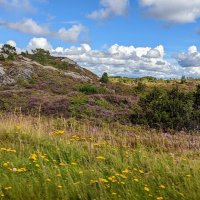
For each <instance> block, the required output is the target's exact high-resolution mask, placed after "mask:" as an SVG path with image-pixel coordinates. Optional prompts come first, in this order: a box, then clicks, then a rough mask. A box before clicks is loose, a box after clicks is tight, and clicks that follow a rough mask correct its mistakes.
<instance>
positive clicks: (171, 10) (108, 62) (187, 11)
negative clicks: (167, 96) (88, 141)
mask: <svg viewBox="0 0 200 200" xmlns="http://www.w3.org/2000/svg"><path fill="white" fill-rule="evenodd" d="M81 3H82V1H81V0H75V1H69V0H67V1H64V0H61V1H60V2H59V3H58V2H55V1H54V2H53V1H52V0H43V1H39V0H22V1H19V0H11V1H7V0H0V11H1V15H0V33H1V39H0V44H4V43H7V42H8V43H9V44H11V45H13V46H17V49H18V51H19V52H20V51H21V50H26V49H27V50H31V49H34V48H44V49H47V50H50V52H51V53H52V55H55V56H66V57H69V58H71V59H73V60H75V61H76V62H78V64H80V65H81V66H82V67H85V68H87V69H89V70H91V71H93V72H94V73H96V74H98V75H101V74H102V73H103V72H108V73H109V75H121V76H128V77H141V76H147V75H149V76H155V77H158V78H177V77H181V76H183V75H185V76H187V77H199V75H200V52H199V51H198V45H199V44H198V41H199V37H200V25H199V17H200V0H195V1H193V2H188V1H187V0H176V2H168V1H166V0H137V1H131V0H130V1H129V0H88V1H86V3H84V4H83V3H82V4H81Z"/></svg>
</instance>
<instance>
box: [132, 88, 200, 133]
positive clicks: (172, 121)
mask: <svg viewBox="0 0 200 200" xmlns="http://www.w3.org/2000/svg"><path fill="white" fill-rule="evenodd" d="M198 89H199V90H200V87H199V88H198ZM199 90H197V92H196V93H195V95H196V96H197V98H196V100H195V97H194V96H195V95H193V94H192V93H184V92H181V91H179V89H178V88H174V89H172V90H170V91H164V90H161V89H157V88H155V89H153V90H152V91H151V92H150V93H148V94H147V95H146V96H145V97H141V98H140V100H139V103H138V106H139V108H137V109H136V110H134V114H133V115H132V121H133V122H134V123H139V124H141V123H142V124H146V125H149V126H150V127H153V128H161V129H164V130H167V129H176V130H183V129H188V130H191V129H192V130H196V129H199V119H200V118H198V117H197V116H199V115H198V114H197V111H198V110H196V109H195V105H196V106H197V105H198V101H197V99H198V94H200V93H198V91H199ZM195 102H197V103H195ZM195 116H196V117H195Z"/></svg>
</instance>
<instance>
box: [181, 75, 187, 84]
mask: <svg viewBox="0 0 200 200" xmlns="http://www.w3.org/2000/svg"><path fill="white" fill-rule="evenodd" d="M184 83H186V77H185V76H182V77H181V84H184Z"/></svg>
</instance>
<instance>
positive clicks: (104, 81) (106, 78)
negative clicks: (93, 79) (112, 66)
mask: <svg viewBox="0 0 200 200" xmlns="http://www.w3.org/2000/svg"><path fill="white" fill-rule="evenodd" d="M100 81H101V82H102V83H108V82H109V77H108V74H107V73H106V72H104V73H103V75H102V76H101V79H100Z"/></svg>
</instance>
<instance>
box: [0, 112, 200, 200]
mask: <svg viewBox="0 0 200 200" xmlns="http://www.w3.org/2000/svg"><path fill="white" fill-rule="evenodd" d="M191 142H193V144H192V145H193V146H190V145H189V144H190V143H191ZM194 143H195V144H194ZM199 143H200V137H199V136H198V134H196V135H195V136H193V135H192V134H188V133H182V135H180V133H177V134H175V135H167V136H166V137H165V136H163V135H162V134H161V133H158V132H156V131H155V130H150V129H149V130H148V129H145V128H143V127H139V126H135V127H129V126H122V125H119V124H117V123H116V124H114V125H108V124H102V126H98V127H97V126H94V125H91V124H89V123H88V122H83V123H82V122H78V121H76V120H74V119H69V120H65V119H42V118H40V117H39V118H32V117H28V116H26V117H24V116H16V115H1V116H0V199H2V200H3V199H5V200H10V199H12V200H15V199H16V200H29V199H31V200H36V199H37V200H38V199H41V200H43V199H45V200H47V199H48V200H51V199H53V200H54V199H64V200H68V199H69V200H73V199H74V200H77V199H83V200H87V199H93V200H94V199H96V200H97V199H102V200H105V199H106V200H107V199H123V200H124V199H130V200H145V199H150V200H151V199H152V200H153V199H154V200H162V199H164V200H172V199H173V200H175V199H180V200H182V199H183V200H198V199H200V193H199V191H200V181H199V180H200V167H199V166H200V159H199V158H200V155H199V151H198V150H199Z"/></svg>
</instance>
